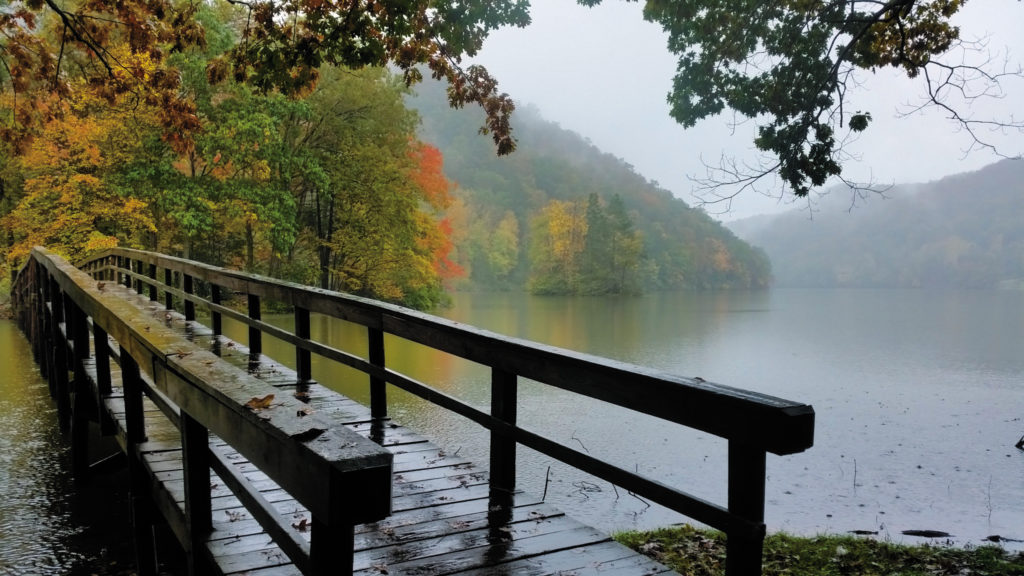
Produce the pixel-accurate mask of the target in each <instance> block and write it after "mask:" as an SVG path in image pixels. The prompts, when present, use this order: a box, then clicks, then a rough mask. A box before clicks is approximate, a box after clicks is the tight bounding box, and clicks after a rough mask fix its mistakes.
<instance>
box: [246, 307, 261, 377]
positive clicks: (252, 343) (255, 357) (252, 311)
mask: <svg viewBox="0 0 1024 576" xmlns="http://www.w3.org/2000/svg"><path fill="white" fill-rule="evenodd" d="M247 300H248V305H249V306H248V307H249V318H250V319H251V320H260V319H262V315H261V313H260V297H259V296H258V295H256V294H249V295H248V296H247ZM249 354H250V361H252V362H258V361H259V358H260V354H263V332H261V331H260V329H259V328H258V327H256V326H249Z"/></svg>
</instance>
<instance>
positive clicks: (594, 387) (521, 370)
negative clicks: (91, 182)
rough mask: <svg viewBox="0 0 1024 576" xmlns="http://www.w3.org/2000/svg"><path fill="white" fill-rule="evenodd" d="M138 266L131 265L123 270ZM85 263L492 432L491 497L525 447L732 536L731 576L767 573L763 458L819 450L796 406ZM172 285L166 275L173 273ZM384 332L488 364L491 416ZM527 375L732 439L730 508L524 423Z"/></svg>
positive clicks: (112, 258) (143, 263) (305, 296)
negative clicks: (417, 365)
mask: <svg viewBox="0 0 1024 576" xmlns="http://www.w3.org/2000/svg"><path fill="white" fill-rule="evenodd" d="M132 262H133V263H135V267H134V269H132V268H131V267H130V266H128V265H125V264H124V263H132ZM84 267H85V268H86V269H87V270H89V271H91V272H92V273H93V274H96V275H98V276H104V277H115V276H116V275H120V276H119V277H120V278H123V279H124V281H125V282H126V284H127V285H129V286H131V285H133V283H134V285H135V288H136V290H137V291H138V292H139V293H142V292H143V291H144V286H148V287H149V290H150V297H151V298H152V299H155V298H156V296H155V295H156V294H157V293H158V292H159V291H163V292H164V293H165V295H166V294H171V295H172V296H173V297H174V298H177V299H180V300H181V301H182V302H184V307H185V310H186V315H187V316H192V317H194V307H195V306H200V307H201V308H204V309H205V310H207V311H209V312H210V313H211V315H213V318H214V324H215V332H219V318H220V317H222V316H227V317H230V318H233V319H235V320H237V321H239V322H241V323H242V324H244V325H246V326H247V327H248V330H249V334H250V338H249V339H250V347H253V343H255V344H256V349H257V350H258V346H259V341H260V340H259V339H260V335H261V334H267V335H270V336H273V337H275V338H278V339H280V340H282V341H284V342H286V343H288V344H290V345H292V346H294V347H295V350H296V358H297V361H298V365H299V367H300V373H303V372H306V371H307V370H308V365H306V364H305V363H306V362H308V360H306V359H305V358H308V355H309V354H317V355H319V356H321V357H324V358H327V359H329V360H332V361H335V362H339V363H341V364H344V365H347V366H350V367H353V368H355V369H357V370H360V371H362V372H364V373H366V374H367V375H369V378H370V382H371V388H372V390H371V398H372V401H371V402H372V414H373V416H374V417H375V418H381V417H384V416H385V415H386V396H385V393H384V390H385V389H384V383H385V382H386V383H389V384H392V385H394V386H396V387H399V388H402V389H404V390H406V391H408V392H410V393H413V394H415V395H417V396H419V397H421V398H424V399H426V400H428V401H430V402H432V403H434V404H436V405H438V406H440V407H442V408H445V409H447V410H450V411H452V412H455V413H457V414H460V415H462V416H464V417H467V418H469V419H470V420H473V421H474V422H477V423H478V424H480V425H481V426H483V427H485V428H487V429H489V430H490V431H491V471H492V475H491V489H492V490H491V492H492V498H498V497H499V496H500V495H502V494H508V493H509V492H510V491H511V490H512V489H513V488H514V478H515V451H516V450H515V448H516V445H518V444H522V445H524V446H528V447H530V448H533V449H535V450H538V451H540V452H542V453H544V454H547V455H548V456H551V457H553V458H556V459H558V460H561V461H563V462H566V463H568V464H569V465H572V466H575V467H577V468H579V469H581V470H583V471H585V472H588V473H590V474H594V475H595V476H598V477H600V478H603V479H605V480H607V481H609V482H611V483H613V484H616V485H618V486H621V487H624V488H627V489H628V490H631V491H633V492H634V493H636V494H638V495H640V496H642V497H645V498H648V499H650V500H652V501H654V502H657V503H660V504H662V505H664V506H666V507H668V508H670V509H673V510H676V511H678V512H680V513H683V514H685V515H687V516H690V517H691V518H694V519H696V520H699V521H701V522H704V523H706V524H709V525H711V526H713V527H716V528H719V529H722V530H723V531H725V532H726V533H727V534H728V536H729V545H728V559H727V574H728V575H729V576H736V575H740V574H760V568H761V558H760V557H761V547H762V544H763V538H764V530H765V529H764V490H765V488H764V486H765V453H766V452H771V453H774V454H780V455H783V454H793V453H797V452H801V451H803V450H806V449H807V448H809V447H811V445H812V444H813V438H814V410H813V409H812V408H811V407H810V406H808V405H806V404H802V403H798V402H792V401H789V400H783V399H780V398H776V397H772V396H768V395H764V394H759V393H755V392H750V391H746V390H741V389H738V388H733V387H729V386H723V385H720V384H714V383H711V382H706V381H704V380H702V379H698V378H684V377H680V376H676V375H673V374H667V373H664V372H659V371H655V370H651V369H648V368H643V367H639V366H635V365H630V364H626V363H622V362H616V361H612V360H608V359H604V358H599V357H596V356H592V355H588V354H582V353H579V352H573V351H569V350H565V349H560V348H556V347H553V346H546V345H542V344H538V343H535V342H530V341H527V340H523V339H518V338H510V337H507V336H503V335H500V334H496V333H494V332H490V331H487V330H481V329H479V328H474V327H472V326H468V325H465V324H461V323H458V322H454V321H451V320H447V319H443V318H439V317H436V316H432V315H430V314H425V313H422V312H417V311H413V310H409V309H407V308H403V307H400V306H395V305H391V304H386V303H381V302H377V301H373V300H369V299H366V298H360V297H356V296H351V295H346V294H340V293H337V292H331V291H327V290H322V289H317V288H310V287H307V286H301V285H298V284H293V283H289V282H284V281H280V280H275V279H272V278H267V277H264V276H259V275H255V274H247V273H244V272H238V271H233V270H226V269H223V268H219V267H216V266H211V265H207V264H202V263H198V262H193V261H188V260H183V259H180V258H175V257H172V256H166V255H162V254H154V253H149V252H142V251H138V250H130V249H122V248H115V249H111V250H108V251H105V252H103V253H101V254H99V255H98V256H97V257H95V258H93V259H91V260H90V261H88V262H86V263H85V264H84ZM157 269H164V270H171V271H173V272H175V273H177V276H178V277H180V278H181V283H180V285H178V286H172V285H169V284H167V283H166V282H160V281H159V280H157V277H158V275H157V274H156V270H157ZM143 270H146V272H145V273H144V272H143ZM166 277H169V276H167V275H166V273H165V278H166ZM193 280H198V281H201V282H203V283H205V285H206V286H207V287H208V291H209V292H210V293H211V298H210V299H206V298H204V297H201V296H199V295H197V294H196V293H195V292H196V291H195V290H194V288H195V287H194V285H193ZM226 292H235V293H238V294H240V295H243V296H244V297H245V299H246V302H247V303H248V313H243V312H239V311H237V310H235V309H232V308H230V307H227V306H224V305H223V304H222V303H221V297H222V296H223V295H224V294H225V293H226ZM165 297H166V296H165ZM261 302H277V303H280V304H283V305H286V306H291V307H293V308H295V310H296V332H295V333H292V332H289V331H287V330H284V329H282V328H279V327H276V326H273V325H271V324H269V323H266V322H264V321H263V320H262V319H261V318H260V313H259V310H260V303H261ZM314 312H315V313H319V314H322V315H325V316H329V317H333V318H338V319H341V320H346V321H349V322H352V323H355V324H359V325H362V326H364V327H365V328H366V329H367V349H368V350H369V355H368V358H362V357H359V356H356V355H353V354H351V353H349V352H346V351H343V350H339V349H336V348H333V347H330V346H328V345H326V344H323V343H320V342H316V341H313V340H310V339H309V334H308V314H309V313H314ZM385 334H389V335H393V336H397V337H400V338H403V339H405V340H409V341H412V342H415V343H418V344H422V345H425V346H428V347H431V348H433V349H436V350H440V351H443V352H446V353H449V354H452V355H455V356H458V357H461V358H464V359H467V360H471V361H473V362H476V363H478V364H482V365H484V366H488V367H490V369H491V370H492V373H493V378H492V407H491V411H490V413H487V412H484V411H481V410H479V409H477V408H475V407H473V406H470V405H468V404H466V403H464V402H462V401H460V400H458V399H456V398H454V397H452V396H449V395H447V394H445V393H443V392H441V391H439V390H437V389H435V388H433V387H431V386H429V385H427V384H424V383H422V382H419V381H417V380H415V379H413V378H410V377H408V376H406V375H404V374H401V373H398V372H396V371H394V370H392V369H390V368H388V367H387V364H386V356H387V355H386V351H385V349H384V338H383V336H384V335H385ZM307 376H308V374H307ZM520 377H522V378H529V379H531V380H534V381H536V382H540V383H543V384H547V385H551V386H554V387H557V388H560V389H563V390H567V391H569V392H573V393H575V394H579V395H582V396H586V397H589V398H593V399H597V400H601V401H604V402H608V403H611V404H614V405H617V406H621V407H624V408H627V409H630V410H634V411H636V412H640V413H642V414H647V415H651V416H655V417H658V418H661V419H664V420H666V421H669V422H672V423H676V424H680V425H684V426H688V427H690V428H694V429H697V430H701V431H704V432H707V433H710V434H714V435H717V436H720V437H722V438H725V439H727V440H728V444H729V458H728V461H729V489H728V500H729V501H728V504H727V505H726V506H723V505H719V504H715V503H711V502H707V501H705V500H703V499H700V498H697V497H694V496H692V495H690V494H687V493H686V492H683V491H681V490H679V489H676V488H674V487H670V486H666V485H664V484H662V483H660V482H658V481H656V480H652V479H650V478H646V477H643V476H641V475H639V474H637V473H635V472H631V471H628V470H624V469H622V468H619V467H617V466H614V465H612V464H610V463H608V462H605V461H602V460H600V459H597V458H594V457H592V456H590V455H588V454H584V453H581V452H579V451H577V450H574V449H572V448H569V447H567V446H564V445H562V444H559V443H557V442H554V441H553V440H551V439H548V438H545V437H543V436H541V435H539V434H536V433H534V432H531V431H528V430H525V429H523V428H520V427H518V426H517V425H516V418H515V414H516V404H517V387H516V382H517V380H518V378H520Z"/></svg>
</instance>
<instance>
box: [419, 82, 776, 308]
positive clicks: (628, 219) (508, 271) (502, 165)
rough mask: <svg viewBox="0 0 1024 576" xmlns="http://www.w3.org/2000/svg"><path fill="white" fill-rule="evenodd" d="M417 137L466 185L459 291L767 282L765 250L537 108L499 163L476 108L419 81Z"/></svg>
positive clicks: (525, 113) (456, 213)
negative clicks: (454, 105)
mask: <svg viewBox="0 0 1024 576" xmlns="http://www.w3.org/2000/svg"><path fill="white" fill-rule="evenodd" d="M416 94H417V96H416V97H415V98H411V99H409V103H410V105H411V106H412V107H414V108H416V109H418V110H419V112H420V116H421V117H422V122H423V125H422V128H421V130H420V137H421V138H422V139H423V140H424V141H427V142H431V143H433V144H434V145H436V146H437V147H438V148H439V149H440V150H441V151H442V152H443V154H444V158H445V169H444V170H445V173H446V175H447V176H448V177H449V178H451V179H452V180H454V181H455V182H456V184H457V187H456V190H455V192H454V195H455V198H456V201H455V203H454V205H453V206H452V207H451V208H450V209H449V211H448V216H449V220H450V222H451V225H452V227H453V241H454V243H455V251H454V253H453V256H452V259H453V260H455V261H456V262H457V263H458V264H459V265H460V266H461V267H462V268H463V269H464V270H465V271H466V273H467V275H466V277H465V280H464V281H463V283H462V284H461V287H466V288H477V289H506V290H520V289H524V288H525V289H528V290H530V291H532V292H534V293H574V294H603V293H629V292H640V291H645V290H675V289H687V288H751V287H763V286H766V285H768V283H769V282H770V277H771V265H770V263H769V261H768V259H767V258H766V256H765V255H764V253H763V252H762V251H760V250H759V249H756V248H752V247H751V246H750V245H748V244H746V243H745V242H743V241H741V240H739V239H738V238H736V237H735V236H734V235H733V234H732V232H730V231H729V230H727V229H726V228H724V227H723V226H722V225H721V224H719V223H718V222H716V221H715V220H713V219H712V218H710V217H709V216H707V214H705V213H704V212H702V211H700V210H696V209H693V208H691V207H689V206H687V204H686V203H685V202H683V201H682V200H679V199H677V198H675V197H673V196H672V195H671V194H670V193H669V192H668V191H666V190H664V189H661V188H660V187H658V185H657V184H656V183H652V182H649V181H647V180H646V179H645V178H644V177H642V176H641V175H639V174H637V173H636V172H635V171H634V170H633V168H632V167H631V166H630V165H628V164H626V163H625V162H623V161H622V160H620V159H618V158H616V157H614V156H611V155H609V154H605V153H602V152H601V151H600V150H598V149H597V148H596V147H594V146H593V145H591V144H590V143H588V142H587V141H585V140H584V139H583V138H581V137H580V136H579V135H577V134H575V133H573V132H570V131H567V130H564V129H562V128H560V127H559V126H558V125H557V124H554V123H552V122H548V121H545V120H544V119H543V118H541V116H540V114H539V113H538V112H537V111H536V110H534V109H531V108H528V107H520V109H518V110H517V111H516V114H515V116H514V119H513V122H514V130H515V132H514V134H515V136H516V138H517V139H518V140H519V146H518V149H517V150H516V152H515V153H514V154H512V155H510V156H508V157H497V156H495V154H494V151H493V149H492V148H491V147H490V146H489V145H488V140H487V137H486V136H483V135H480V134H478V127H479V126H480V124H481V115H480V114H479V112H477V111H476V110H451V109H449V108H448V105H447V103H446V100H445V97H444V92H443V87H442V86H441V85H439V84H437V83H429V82H428V83H425V84H423V85H420V86H417V88H416Z"/></svg>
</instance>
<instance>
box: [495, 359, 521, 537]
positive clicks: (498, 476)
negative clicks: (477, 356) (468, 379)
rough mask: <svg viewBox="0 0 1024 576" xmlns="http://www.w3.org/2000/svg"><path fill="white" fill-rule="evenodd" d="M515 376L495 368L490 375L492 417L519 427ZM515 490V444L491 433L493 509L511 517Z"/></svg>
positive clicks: (497, 433) (506, 437)
mask: <svg viewBox="0 0 1024 576" xmlns="http://www.w3.org/2000/svg"><path fill="white" fill-rule="evenodd" d="M517 388H518V383H517V381H516V375H515V374H512V373H510V372H506V371H504V370H499V369H497V368H493V369H492V372H491V416H493V417H495V418H497V419H498V420H501V421H502V422H504V423H506V424H510V425H512V426H515V424H516V403H517V396H518V394H517ZM515 488H516V441H515V439H514V438H510V437H508V436H506V435H505V434H504V433H502V432H498V431H496V430H491V487H490V500H491V504H490V509H491V510H492V511H497V512H502V513H503V514H505V515H506V516H508V518H511V514H512V493H513V492H514V491H515Z"/></svg>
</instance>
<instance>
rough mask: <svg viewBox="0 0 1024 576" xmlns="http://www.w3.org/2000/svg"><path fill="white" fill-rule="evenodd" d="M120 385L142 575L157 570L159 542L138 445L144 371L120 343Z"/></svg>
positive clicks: (143, 423)
mask: <svg viewBox="0 0 1024 576" xmlns="http://www.w3.org/2000/svg"><path fill="white" fill-rule="evenodd" d="M121 385H122V387H123V388H124V411H125V414H124V417H125V440H126V442H125V443H126V446H125V454H126V455H127V456H128V475H129V478H130V480H131V514H132V530H133V532H134V535H135V561H136V563H137V564H138V569H139V574H140V576H155V575H156V574H157V563H156V542H155V540H154V534H153V510H152V503H151V502H150V498H149V487H148V485H147V482H146V475H145V471H144V469H143V466H142V462H140V461H139V452H138V445H139V444H141V443H142V442H145V441H146V421H145V414H144V413H143V404H142V375H141V373H140V372H139V365H138V363H137V362H136V361H135V358H132V356H131V354H129V353H128V350H126V349H125V348H124V346H121Z"/></svg>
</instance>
